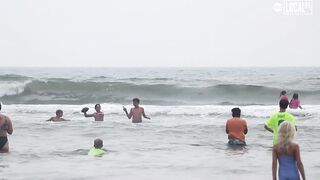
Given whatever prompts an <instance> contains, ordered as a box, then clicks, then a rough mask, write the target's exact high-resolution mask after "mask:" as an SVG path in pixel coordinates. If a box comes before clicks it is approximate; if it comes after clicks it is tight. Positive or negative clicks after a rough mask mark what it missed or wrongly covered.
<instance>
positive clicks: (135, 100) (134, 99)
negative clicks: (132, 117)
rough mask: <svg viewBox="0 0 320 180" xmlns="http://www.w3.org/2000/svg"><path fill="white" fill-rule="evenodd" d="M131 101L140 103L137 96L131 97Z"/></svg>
mask: <svg viewBox="0 0 320 180" xmlns="http://www.w3.org/2000/svg"><path fill="white" fill-rule="evenodd" d="M132 102H137V103H140V99H139V98H133V99H132Z"/></svg>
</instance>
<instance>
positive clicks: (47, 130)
mask: <svg viewBox="0 0 320 180" xmlns="http://www.w3.org/2000/svg"><path fill="white" fill-rule="evenodd" d="M104 71H105V69H102V71H98V72H89V73H88V72H87V73H84V74H82V73H83V72H86V71H84V70H83V69H80V70H79V71H76V72H74V69H73V70H72V69H71V70H70V69H67V70H66V69H64V71H62V72H60V71H56V70H54V71H52V72H50V71H43V72H41V70H40V71H39V72H26V73H20V72H18V73H17V72H15V73H13V74H20V75H23V76H27V75H26V74H28V73H29V76H30V77H31V78H37V79H40V80H41V82H42V81H43V84H44V86H41V88H45V87H46V82H49V81H47V80H48V78H49V79H50V78H53V79H51V80H50V81H51V82H54V80H56V81H55V82H57V81H61V79H63V78H64V79H69V80H71V81H75V79H74V78H75V77H76V76H77V74H82V76H81V77H76V78H78V80H77V81H79V79H81V78H83V77H85V79H91V81H90V82H92V78H94V80H95V81H96V80H97V79H95V77H101V78H100V81H102V83H105V82H104V81H105V80H106V78H107V82H110V81H109V80H110V79H108V78H113V79H116V80H117V82H118V81H129V82H130V83H132V84H134V83H136V84H137V86H140V85H141V84H148V85H149V86H151V85H152V84H154V83H155V84H162V85H163V83H164V82H165V83H166V85H170V84H171V85H172V84H176V83H180V86H182V87H183V88H182V89H184V88H186V87H188V86H190V85H193V86H198V85H199V86H200V87H203V86H214V85H216V84H217V81H216V80H217V79H218V80H219V82H223V83H226V82H228V83H233V84H234V83H236V82H237V83H239V84H242V85H243V84H249V85H257V84H264V86H267V87H269V86H277V85H279V86H278V87H279V89H281V88H283V87H287V88H288V89H304V88H305V89H307V91H319V90H320V89H319V87H320V86H319V80H317V78H318V77H320V75H319V73H318V72H319V71H317V73H316V75H314V73H315V72H306V74H304V75H302V78H301V79H298V80H294V78H291V74H295V73H299V72H300V71H298V72H292V69H291V70H290V71H289V74H287V73H288V72H283V73H282V72H281V73H279V72H278V71H274V72H273V71H271V72H270V71H267V70H265V71H264V72H255V70H251V71H249V72H247V71H239V72H238V71H237V72H235V74H233V71H231V70H221V72H211V70H210V71H209V72H208V71H203V70H201V71H198V70H191V71H187V70H183V72H179V71H177V69H173V70H170V71H167V70H165V71H164V72H158V71H154V70H151V71H149V70H145V71H143V72H138V73H137V74H135V71H134V70H132V71H129V72H128V71H127V69H126V70H125V71H120V72H119V73H118V72H117V71H108V72H104ZM150 72H153V73H150ZM6 73H7V72H3V71H2V72H1V73H0V77H4V74H6ZM157 73H158V74H157ZM11 74H12V73H11ZM222 75H224V76H222ZM252 75H254V76H255V77H251V76H252ZM281 75H284V78H283V80H282V79H280V80H279V79H278V78H279V77H281ZM102 76H103V77H102ZM18 78H21V77H18ZM23 78H25V77H22V79H23ZM270 78H271V79H270ZM101 79H102V80H101ZM199 79H200V80H199ZM248 79H251V81H248ZM82 80H84V79H82ZM82 80H81V81H82ZM209 80H210V81H209ZM304 80H305V81H304ZM300 81H301V82H300ZM2 82H5V83H2ZM243 82H245V83H243ZM1 83H2V84H1ZM127 83H128V82H127ZM7 84H8V81H4V80H3V79H0V85H1V87H3V86H7ZM49 84H50V83H49ZM181 84H182V85H181ZM131 87H132V86H131ZM166 87H167V86H166ZM41 88H40V89H37V88H35V89H33V90H34V91H36V93H29V94H23V95H22V96H20V97H19V98H20V99H19V98H18V99H16V100H19V101H12V103H8V101H3V102H4V106H3V109H2V113H3V114H6V115H8V116H10V117H11V119H12V120H13V123H14V128H15V129H14V133H13V135H12V136H9V141H10V147H11V152H10V153H9V154H4V155H2V154H1V155H0V175H1V176H0V179H1V178H3V179H90V178H94V179H115V180H117V179H128V178H130V179H133V180H135V179H148V180H149V179H153V180H157V179H163V178H165V179H174V180H176V179H183V180H185V179H190V180H198V179H223V180H225V179H235V177H236V178H237V179H240V180H241V179H249V180H255V179H262V180H264V179H266V180H267V179H271V147H272V134H271V133H269V132H267V131H265V130H264V129H263V124H264V122H265V121H266V120H267V118H268V117H269V116H270V115H271V114H272V113H274V112H276V111H278V105H277V101H278V95H279V94H278V93H280V92H277V90H278V89H276V90H275V92H276V93H275V94H272V96H273V97H272V98H270V99H269V100H268V101H269V102H267V101H259V100H258V99H257V97H256V96H252V99H253V100H256V101H255V102H260V103H259V104H257V105H248V104H250V103H248V104H247V105H243V104H246V103H243V104H242V105H241V103H238V102H237V101H235V100H234V99H232V97H230V99H227V100H229V101H231V103H232V104H229V105H228V104H218V103H216V102H212V101H211V102H208V101H206V99H205V98H203V99H200V101H199V102H197V101H196V100H194V99H187V97H188V96H190V95H191V94H193V93H190V94H188V95H186V96H185V97H184V99H183V100H186V103H187V104H185V103H181V102H177V101H176V102H175V103H172V102H171V101H168V100H166V101H165V102H164V103H163V102H162V103H161V102H160V101H159V100H157V99H156V98H155V97H156V96H154V95H153V96H151V95H152V94H151V95H150V96H149V97H148V96H146V97H145V98H144V97H143V95H146V93H141V95H139V94H137V93H136V94H127V96H124V98H123V99H122V100H121V101H117V99H111V100H110V101H107V99H102V98H101V96H100V97H99V98H98V99H99V102H103V103H102V110H103V111H104V113H105V114H106V115H105V121H104V122H94V121H93V119H91V118H89V119H88V118H84V117H83V115H82V114H81V113H80V110H81V108H82V107H84V106H87V107H89V108H90V110H89V111H90V112H93V106H94V104H95V103H96V102H95V101H93V100H95V99H90V101H88V102H80V103H79V104H72V103H71V104H70V103H69V102H65V103H55V102H54V101H52V100H54V98H56V97H54V98H53V99H49V100H48V103H47V104H46V103H43V104H37V102H35V103H34V104H28V103H25V102H29V101H27V100H28V99H27V100H26V99H25V98H30V99H32V98H35V99H38V101H39V97H40V98H42V97H47V96H51V95H52V94H50V92H51V91H50V88H48V89H45V90H46V91H43V89H42V90H41ZM60 88H61V95H66V93H64V91H65V89H64V86H60ZM79 88H80V87H75V90H77V89H79ZM95 88H96V86H92V89H93V90H94V89H95ZM164 90H165V88H164V89H161V91H164ZM178 90H179V89H178ZM180 90H181V89H180ZM246 90H247V89H245V90H244V91H242V92H246ZM34 91H31V92H34ZM126 91H127V92H128V91H137V92H139V91H140V89H132V88H129V89H128V90H126ZM254 91H255V92H256V91H258V89H255V90H254ZM48 92H49V93H48ZM102 92H104V91H102ZM151 92H152V93H153V92H155V91H154V90H153V91H151ZM177 92H179V91H177ZM224 92H225V91H224V90H223V91H222V93H224ZM41 93H42V94H41ZM55 93H56V91H55ZM84 93H85V94H89V93H90V91H85V92H84ZM233 93H238V92H237V91H234V92H233ZM39 94H40V96H35V95H39ZM113 94H114V93H113ZM239 94H240V95H241V93H239ZM260 94H261V95H260ZM54 95H55V96H56V95H57V93H56V94H54ZM120 95H122V94H117V95H116V96H115V97H117V98H119V97H120ZM134 95H139V96H138V97H140V99H141V100H142V106H143V107H144V108H145V111H146V113H147V114H148V115H150V116H151V117H152V120H150V121H149V120H144V121H143V123H142V124H132V123H131V121H130V120H128V119H127V118H126V117H125V115H124V113H123V111H122V105H125V106H126V107H131V106H132V105H131V99H132V98H133V97H135V96H134ZM240 95H239V97H241V96H240ZM257 95H258V96H259V95H260V97H263V99H264V98H265V96H263V93H260V92H258V93H257ZM162 96H163V97H164V98H163V99H165V97H166V96H168V93H167V92H165V93H163V94H162V95H161V97H162ZM195 96H196V97H197V95H196V94H195ZM220 96H223V94H222V95H218V94H213V95H212V96H209V97H206V98H209V99H210V98H212V99H215V98H219V97H220ZM315 96H318V95H315ZM176 97H177V98H178V96H173V97H168V99H169V100H170V99H173V100H176V99H175V98H176ZM226 97H229V95H226ZM307 97H308V96H307V95H306V94H304V93H302V94H301V101H302V106H303V108H304V109H303V110H296V111H292V112H293V114H294V115H295V116H296V118H297V125H298V133H297V139H296V141H297V142H298V143H299V144H300V147H301V155H302V160H303V162H304V165H305V169H306V174H307V178H308V179H317V177H319V176H320V174H319V171H318V169H319V164H320V160H319V159H317V158H314V157H317V156H319V152H320V145H319V144H320V141H319V139H317V138H314V137H316V136H317V135H318V134H319V129H320V125H319V124H320V118H319V117H320V105H319V104H318V103H317V102H318V100H317V98H315V99H314V100H315V101H314V103H309V102H312V101H309V100H308V98H307ZM66 98H74V97H73V96H70V94H68V96H66ZM121 98H122V97H121ZM246 98H247V97H244V98H243V99H238V101H239V102H244V101H246V100H247V99H246ZM309 98H311V99H312V98H313V96H310V97H309ZM155 99H156V100H155ZM0 100H2V97H1V98H0ZM20 100H21V101H20ZM22 100H25V102H24V101H22ZM40 100H41V99H40ZM68 103H69V104H68ZM239 104H240V105H239ZM235 106H239V107H240V108H241V110H242V117H243V118H244V119H246V120H247V122H248V126H249V133H248V135H247V137H246V140H247V144H248V146H247V147H245V148H244V149H237V150H235V149H231V148H229V147H228V146H227V135H226V134H225V123H226V120H227V119H230V118H231V112H230V110H231V108H233V107H235ZM56 109H63V111H64V117H65V118H66V119H69V120H71V121H68V122H61V123H51V122H45V120H47V119H48V118H49V117H51V116H53V115H54V113H55V110H56ZM290 111H291V110H290ZM97 137H99V138H101V139H103V140H104V145H105V148H106V149H108V150H110V153H108V154H107V155H105V156H104V157H102V158H98V159H97V158H92V157H88V156H87V155H86V153H87V151H88V150H89V149H90V148H91V146H92V141H93V139H94V138H97Z"/></svg>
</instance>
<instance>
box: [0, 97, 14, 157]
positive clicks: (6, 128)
mask: <svg viewBox="0 0 320 180" xmlns="http://www.w3.org/2000/svg"><path fill="white" fill-rule="evenodd" d="M1 107H2V105H1V103H0V111H1ZM12 132H13V127H12V121H11V119H10V118H9V117H8V116H5V115H3V114H1V113H0V153H7V152H9V141H8V137H7V135H8V134H10V135H11V134H12Z"/></svg>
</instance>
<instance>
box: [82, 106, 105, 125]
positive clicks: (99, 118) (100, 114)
mask: <svg viewBox="0 0 320 180" xmlns="http://www.w3.org/2000/svg"><path fill="white" fill-rule="evenodd" d="M94 109H95V110H96V112H95V113H93V114H87V112H88V110H89V108H83V109H82V110H81V112H83V114H84V117H86V118H87V117H94V120H95V121H103V120H104V113H103V112H102V111H101V105H100V104H96V105H95V106H94Z"/></svg>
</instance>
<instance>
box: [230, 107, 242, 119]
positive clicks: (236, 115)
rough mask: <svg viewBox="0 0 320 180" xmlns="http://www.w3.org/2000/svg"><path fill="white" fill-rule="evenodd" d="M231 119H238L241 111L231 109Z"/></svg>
mask: <svg viewBox="0 0 320 180" xmlns="http://www.w3.org/2000/svg"><path fill="white" fill-rule="evenodd" d="M231 112H232V117H240V116H241V109H240V108H233V109H231Z"/></svg>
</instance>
